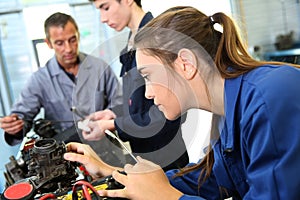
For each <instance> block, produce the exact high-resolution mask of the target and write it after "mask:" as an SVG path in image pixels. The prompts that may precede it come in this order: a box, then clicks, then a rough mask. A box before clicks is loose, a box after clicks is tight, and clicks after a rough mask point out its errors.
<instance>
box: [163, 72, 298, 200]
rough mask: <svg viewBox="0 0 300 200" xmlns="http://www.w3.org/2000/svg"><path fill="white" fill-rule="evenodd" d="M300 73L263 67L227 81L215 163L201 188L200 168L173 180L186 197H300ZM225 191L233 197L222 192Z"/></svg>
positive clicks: (215, 151)
mask: <svg viewBox="0 0 300 200" xmlns="http://www.w3.org/2000/svg"><path fill="white" fill-rule="evenodd" d="M299 85H300V70H299V69H296V68H293V67H289V66H280V67H278V66H261V67H259V68H257V69H254V70H252V71H251V72H249V73H247V74H244V75H241V76H239V77H237V78H233V79H226V80H225V97H224V98H225V116H224V118H223V121H224V123H223V124H221V127H222V128H221V133H220V137H219V139H218V140H217V142H216V143H215V144H214V146H213V151H214V158H215V163H214V166H213V173H212V175H211V176H210V177H209V179H208V180H207V181H206V182H205V183H204V184H203V185H202V186H201V187H200V189H199V188H198V177H199V172H200V169H199V170H197V171H193V172H191V173H188V174H186V175H184V176H182V177H178V178H172V176H173V175H174V174H175V173H176V172H177V171H178V170H172V171H168V172H167V173H166V174H167V176H168V177H169V179H170V182H171V184H172V185H173V186H174V187H176V188H177V189H179V190H180V191H182V192H183V193H184V195H183V196H182V197H181V198H180V200H185V199H220V198H228V197H233V199H261V200H265V199H272V200H275V199H299V197H300V190H299V188H300V179H299V177H298V174H299V169H300V159H299V156H298V155H299V153H300V87H299ZM220 188H225V189H226V190H227V193H225V192H224V193H222V194H221V193H220V191H221V190H219V189H220Z"/></svg>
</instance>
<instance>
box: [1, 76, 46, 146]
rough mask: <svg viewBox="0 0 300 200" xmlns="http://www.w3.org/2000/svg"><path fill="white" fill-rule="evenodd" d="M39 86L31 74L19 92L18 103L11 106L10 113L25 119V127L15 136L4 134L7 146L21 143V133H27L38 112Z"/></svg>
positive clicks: (39, 105)
mask: <svg viewBox="0 0 300 200" xmlns="http://www.w3.org/2000/svg"><path fill="white" fill-rule="evenodd" d="M40 84H41V83H39V82H38V81H37V80H36V78H35V76H34V74H33V75H32V76H31V77H30V79H29V81H27V83H26V85H25V87H24V88H23V90H22V91H21V93H20V96H19V99H18V101H17V102H16V103H15V104H14V105H13V107H12V109H11V113H15V114H17V115H18V116H20V118H22V119H25V120H26V122H27V126H26V127H25V130H22V131H20V132H19V133H18V134H16V135H10V134H7V133H5V141H6V142H7V144H9V145H16V144H19V143H21V142H22V140H23V131H24V132H25V133H27V132H28V131H29V130H30V128H31V121H32V120H33V119H34V117H35V116H36V115H37V114H38V113H39V112H40V108H41V103H40V97H39V93H40V92H39V91H40V87H39V86H40Z"/></svg>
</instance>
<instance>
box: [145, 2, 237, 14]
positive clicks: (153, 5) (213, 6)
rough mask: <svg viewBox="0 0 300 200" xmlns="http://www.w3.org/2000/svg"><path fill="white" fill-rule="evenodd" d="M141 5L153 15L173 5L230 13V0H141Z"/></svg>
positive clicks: (204, 11) (209, 11)
mask: <svg viewBox="0 0 300 200" xmlns="http://www.w3.org/2000/svg"><path fill="white" fill-rule="evenodd" d="M142 6H143V8H144V10H145V11H151V12H152V14H153V15H154V16H157V15H158V14H160V13H161V12H163V11H165V10H167V9H168V8H170V7H173V6H193V7H195V8H197V9H199V10H200V11H202V12H203V13H205V14H206V15H212V14H214V13H216V12H225V13H227V14H230V13H231V8H230V0H210V1H207V0H142Z"/></svg>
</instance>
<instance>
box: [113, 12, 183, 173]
mask: <svg viewBox="0 0 300 200" xmlns="http://www.w3.org/2000/svg"><path fill="white" fill-rule="evenodd" d="M152 18H153V16H152V14H151V13H150V12H148V13H147V14H146V15H145V16H144V18H143V19H142V21H141V24H140V26H139V28H141V27H143V26H144V25H145V24H146V23H147V22H149V21H150V20H151V19H152ZM129 37H130V35H129ZM127 48H128V47H127V46H126V47H125V48H124V49H123V50H122V52H121V55H120V62H121V63H122V69H121V74H120V76H121V77H122V80H123V102H124V104H123V108H122V113H118V117H117V118H116V120H115V127H116V129H117V131H118V134H119V137H120V138H121V139H122V140H123V141H130V145H131V149H132V151H133V152H134V153H135V154H136V155H137V154H139V155H141V156H142V157H143V158H145V159H148V160H151V161H153V162H155V163H157V164H160V165H161V166H162V167H164V168H165V169H166V166H168V165H169V164H170V163H173V164H172V165H171V166H168V167H173V168H174V167H183V166H184V165H186V164H187V163H188V155H187V152H186V147H185V144H184V141H183V139H182V135H181V128H180V125H181V121H182V118H179V119H177V120H175V121H169V120H166V118H165V117H164V115H163V113H162V112H161V111H159V110H158V108H157V106H155V105H154V102H153V100H152V99H151V100H150V99H146V98H145V82H144V79H143V78H142V76H141V75H140V74H139V73H138V71H137V68H136V60H135V51H134V50H130V51H127ZM179 157H180V159H179V160H178V161H176V162H174V161H175V160H177V159H178V158H179Z"/></svg>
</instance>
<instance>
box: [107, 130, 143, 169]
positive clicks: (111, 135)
mask: <svg viewBox="0 0 300 200" xmlns="http://www.w3.org/2000/svg"><path fill="white" fill-rule="evenodd" d="M104 132H105V133H106V134H107V135H109V136H110V137H112V138H114V139H116V140H117V141H118V142H119V143H120V144H121V145H122V147H123V148H124V149H125V150H126V151H127V153H128V154H129V155H130V156H131V157H132V158H133V159H134V160H135V161H136V162H137V163H138V162H139V161H138V160H137V159H136V157H135V156H134V155H133V154H132V153H131V151H129V149H128V148H127V147H126V145H125V144H124V142H123V141H122V140H120V138H118V137H117V136H116V135H115V134H113V133H112V132H111V131H110V130H105V131H104Z"/></svg>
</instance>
